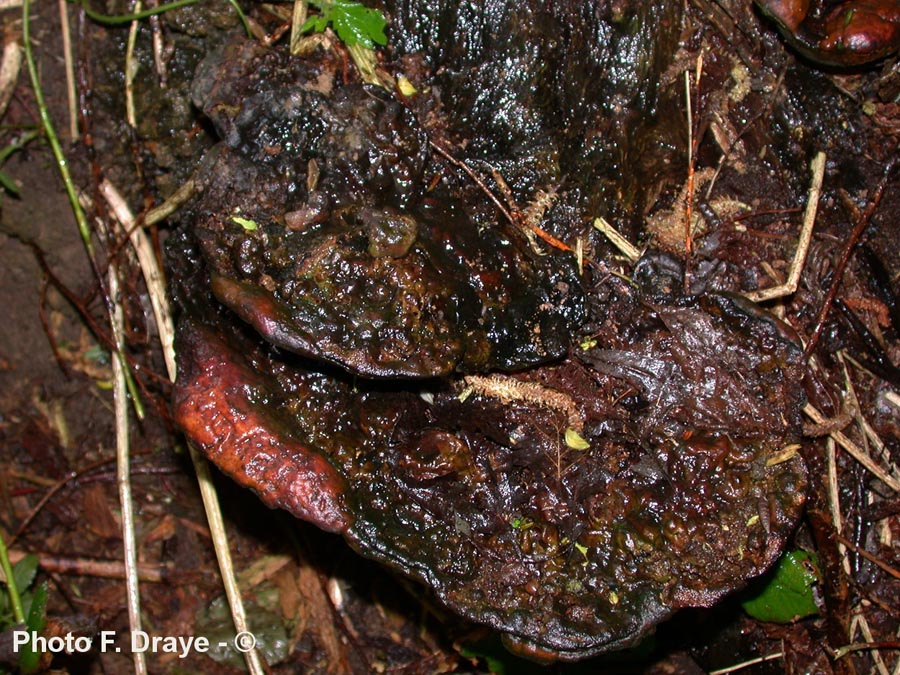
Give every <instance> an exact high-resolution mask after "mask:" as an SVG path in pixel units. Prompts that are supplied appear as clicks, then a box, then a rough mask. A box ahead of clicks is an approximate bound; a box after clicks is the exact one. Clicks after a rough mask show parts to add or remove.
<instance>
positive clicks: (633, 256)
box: [594, 217, 641, 264]
mask: <svg viewBox="0 0 900 675" xmlns="http://www.w3.org/2000/svg"><path fill="white" fill-rule="evenodd" d="M594 228H595V229H597V230H599V231H600V232H602V233H603V234H604V235H606V238H607V239H609V243H610V244H612V245H613V246H615V247H616V248H617V249H619V251H620V252H621V253H622V255H624V256H625V257H626V258H627V259H628V261H629V262H630V263H632V264H633V263H636V262H637V261H638V260H639V259H640V257H641V252H640V251H639V250H638V248H637V247H636V246H635V245H634V244H632V243H631V242H630V241H628V240H627V239H626V238H625V237H623V236H622V235H621V234H620V233H619V231H618V230H617V229H616V228H614V227H613V226H612V225H610V224H609V223H608V222H607V221H606V219H605V218H602V217H600V218H594Z"/></svg>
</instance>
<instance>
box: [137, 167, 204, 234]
mask: <svg viewBox="0 0 900 675" xmlns="http://www.w3.org/2000/svg"><path fill="white" fill-rule="evenodd" d="M195 191H196V186H195V184H194V179H193V178H189V179H188V180H187V181H185V182H184V183H183V184H182V185H181V186H179V188H178V189H177V190H175V192H173V193H172V194H171V195H169V198H168V199H166V201H164V202H163V203H162V204H159V205H158V206H154V207H153V208H152V209H150V210H149V211H147V215H146V216H145V217H144V225H145V226H147V227H149V226H151V225H156V224H157V223H159V222H161V221H163V220H165V219H166V218H168V217H169V216H171V215H172V214H173V213H175V212H176V211H177V210H178V209H179V208H180V207H181V205H182V204H184V203H185V202H186V201H187V200H189V199H190V198H191V197H193V196H194V192H195Z"/></svg>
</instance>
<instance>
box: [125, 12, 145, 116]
mask: <svg viewBox="0 0 900 675" xmlns="http://www.w3.org/2000/svg"><path fill="white" fill-rule="evenodd" d="M141 9H143V3H142V2H141V0H137V2H135V3H134V7H133V8H132V13H133V14H139V13H140V11H141ZM140 26H141V23H140V21H138V20H135V21H132V22H131V26H129V28H128V41H127V42H126V47H125V121H126V122H128V126H130V127H131V128H132V129H137V115H136V113H135V111H134V78H135V76H136V75H137V70H138V67H139V65H138V63H137V61H135V59H134V46H135V44H136V43H137V34H138V29H140Z"/></svg>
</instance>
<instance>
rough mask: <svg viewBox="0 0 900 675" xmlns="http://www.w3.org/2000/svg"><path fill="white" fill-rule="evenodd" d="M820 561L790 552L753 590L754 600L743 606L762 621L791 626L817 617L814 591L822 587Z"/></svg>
mask: <svg viewBox="0 0 900 675" xmlns="http://www.w3.org/2000/svg"><path fill="white" fill-rule="evenodd" d="M820 579H821V573H820V572H819V567H818V560H817V559H816V557H815V556H814V555H812V554H811V553H807V552H806V551H799V550H798V551H790V552H788V553H785V554H784V555H783V556H781V559H780V560H779V561H778V563H777V564H776V565H775V568H774V569H773V570H772V571H771V572H770V573H769V574H768V575H766V577H764V578H763V580H762V581H761V582H760V583H759V584H757V585H756V586H755V587H753V588H752V589H751V591H750V592H751V593H753V592H755V595H753V597H750V598H749V599H747V600H745V601H744V602H742V603H741V606H742V607H743V608H744V611H745V612H747V614H749V615H750V616H752V617H753V618H754V619H758V620H759V621H770V622H772V623H790V622H792V621H796V620H798V619H803V618H805V617H807V616H812V615H813V614H817V613H818V611H819V608H818V607H817V606H816V600H815V597H814V596H813V587H814V586H815V585H816V584H817V583H819V581H820Z"/></svg>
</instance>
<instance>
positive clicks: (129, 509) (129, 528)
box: [108, 263, 147, 675]
mask: <svg viewBox="0 0 900 675" xmlns="http://www.w3.org/2000/svg"><path fill="white" fill-rule="evenodd" d="M117 275H118V269H117V266H116V265H115V264H113V263H110V266H109V281H108V283H109V295H110V298H111V299H112V302H113V311H112V316H111V317H110V318H111V324H112V330H113V335H114V336H115V340H116V344H117V345H118V346H119V350H120V351H121V350H122V348H123V345H124V340H123V338H122V334H123V333H124V331H125V313H124V312H123V310H122V299H121V297H120V293H119V279H118V276H117ZM112 367H113V401H114V403H115V412H116V484H117V485H118V488H119V507H120V508H121V510H122V550H123V556H124V558H125V591H126V598H127V600H128V626H129V628H130V629H131V632H132V634H134V633H136V632H137V631H140V630H141V591H140V588H139V585H138V573H137V544H136V542H135V536H134V507H133V501H132V495H131V472H130V466H131V463H130V459H129V439H128V388H127V386H126V385H125V369H124V368H123V362H122V360H121V359H119V358H113V364H112ZM132 657H133V659H134V672H135V673H137V674H138V675H144V674H145V673H146V672H147V660H146V658H145V655H144V652H143V651H141V650H135V651H134V653H133V654H132Z"/></svg>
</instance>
